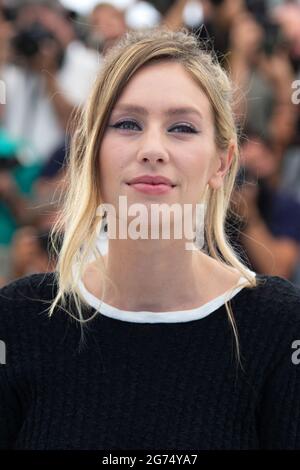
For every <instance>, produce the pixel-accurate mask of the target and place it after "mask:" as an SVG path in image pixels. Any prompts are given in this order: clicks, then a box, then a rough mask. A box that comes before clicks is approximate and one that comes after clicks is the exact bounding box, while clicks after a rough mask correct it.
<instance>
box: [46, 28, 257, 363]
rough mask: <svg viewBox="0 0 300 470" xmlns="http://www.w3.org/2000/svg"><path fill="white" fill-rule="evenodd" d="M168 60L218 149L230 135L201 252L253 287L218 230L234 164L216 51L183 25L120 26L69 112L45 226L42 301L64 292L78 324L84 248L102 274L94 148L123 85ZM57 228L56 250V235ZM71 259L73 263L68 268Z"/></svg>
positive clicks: (225, 84)
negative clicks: (50, 267) (60, 177)
mask: <svg viewBox="0 0 300 470" xmlns="http://www.w3.org/2000/svg"><path fill="white" fill-rule="evenodd" d="M166 60H168V61H170V60H171V61H175V62H178V63H180V64H182V66H183V67H184V68H185V70H186V71H187V72H188V73H189V74H190V76H191V78H192V79H193V80H194V81H195V82H196V83H197V84H198V85H199V88H201V90H202V91H204V92H205V94H206V96H207V98H208V99H209V101H210V104H211V106H212V109H213V114H214V120H215V140H216V145H217V147H218V148H219V149H222V150H226V149H228V146H229V143H230V142H234V144H235V153H234V158H233V160H232V164H231V166H230V169H229V170H228V172H227V174H226V176H225V177H224V182H223V186H222V187H221V188H219V189H217V190H214V189H212V188H209V189H208V191H207V193H206V197H205V203H206V206H207V210H206V215H205V238H206V243H207V252H208V254H209V255H210V256H211V257H213V258H215V259H216V260H218V261H219V262H221V263H223V264H226V266H230V267H233V268H236V269H237V270H238V271H239V272H240V274H241V276H243V277H244V278H245V287H248V288H253V287H255V286H256V285H257V282H258V280H257V279H256V278H255V277H253V276H252V275H251V273H250V272H249V270H248V268H247V266H246V265H245V264H244V262H243V261H242V260H241V258H240V256H239V254H238V253H236V252H235V250H234V249H233V247H232V246H231V245H230V243H229V241H228V240H227V237H226V234H225V229H224V225H225V219H226V215H227V212H228V209H229V203H230V196H231V193H232V190H233V187H234V182H235V179H236V175H237V172H238V168H239V153H238V136H237V130H236V125H235V120H234V115H233V111H232V85H231V82H230V80H229V78H228V76H227V74H226V72H225V70H224V69H223V68H222V67H221V66H220V65H219V63H218V61H217V59H216V57H215V56H214V54H213V53H212V52H209V51H207V50H206V49H205V46H204V47H199V42H198V41H197V39H196V38H195V37H194V36H193V35H192V33H189V32H188V31H187V30H186V29H185V28H182V29H181V30H180V31H176V32H174V31H170V30H168V29H167V28H166V27H159V28H152V29H148V30H144V31H131V32H128V33H127V34H126V35H125V36H124V37H123V38H122V39H121V40H120V42H119V43H118V44H117V45H116V46H114V47H113V48H112V49H111V50H110V51H109V52H108V54H107V55H106V56H105V58H104V61H103V64H102V68H101V70H100V73H99V76H98V77H97V80H96V82H95V84H94V87H93V90H92V92H91V94H90V97H89V99H88V102H87V104H86V106H85V108H84V109H83V110H82V111H81V112H80V113H79V114H78V115H77V122H76V131H75V133H74V136H73V140H72V143H71V148H70V152H69V156H68V165H67V172H66V176H65V178H66V187H65V193H64V195H62V196H61V198H62V201H61V207H62V210H61V215H60V217H59V219H58V221H57V223H56V224H55V225H54V227H53V229H52V233H51V240H52V245H53V249H54V251H55V252H56V254H57V260H58V261H57V266H56V270H55V277H56V281H57V286H58V290H57V294H56V296H55V298H54V300H53V302H52V304H51V307H50V309H49V315H50V316H51V315H52V314H53V312H54V309H55V307H56V306H57V305H58V303H59V302H60V305H62V306H66V305H67V298H69V299H72V300H73V301H74V302H75V305H76V309H77V312H78V316H74V315H72V314H71V313H70V312H68V313H69V314H70V315H71V316H72V317H73V318H75V319H76V320H78V321H79V322H80V323H81V325H82V324H83V323H85V322H87V321H89V320H91V319H92V318H94V316H95V315H96V314H97V313H98V312H97V311H96V312H95V313H94V315H93V316H91V317H89V318H84V315H83V310H82V307H84V306H85V305H86V301H85V299H84V298H83V296H82V294H81V292H80V289H79V286H78V281H79V280H80V279H81V276H82V274H83V272H84V269H85V267H86V266H87V263H88V260H89V256H90V254H91V253H92V255H93V256H94V257H95V259H96V260H97V263H98V265H99V268H100V271H101V272H102V274H103V277H104V278H106V279H107V280H108V281H110V280H109V279H108V278H107V276H106V274H105V266H104V261H103V258H102V255H101V253H100V252H99V251H98V249H97V247H96V243H95V242H96V238H97V227H98V224H99V222H101V216H98V217H96V211H97V207H98V206H99V204H100V203H101V195H100V188H99V181H98V175H99V168H98V158H97V157H98V154H99V150H100V146H101V141H102V137H103V134H104V132H105V128H106V125H107V121H108V119H109V116H110V114H111V112H112V109H113V108H114V105H115V103H116V102H117V100H118V97H119V96H120V94H121V92H122V90H123V89H124V87H125V85H126V84H127V83H128V81H129V80H130V79H131V77H132V76H133V75H134V74H135V72H136V71H137V70H139V69H140V68H141V67H142V66H144V65H145V64H148V63H150V62H153V61H166ZM62 234H63V241H62V245H61V248H60V250H59V252H58V250H57V248H56V243H57V237H61V235H62ZM74 266H77V268H78V269H77V270H74V269H73V268H74ZM225 305H226V310H227V313H228V318H229V321H230V323H231V325H232V328H233V332H234V337H235V342H236V346H237V352H238V356H239V342H238V332H237V328H236V325H235V321H234V317H233V313H232V310H231V306H230V304H229V302H226V304H225Z"/></svg>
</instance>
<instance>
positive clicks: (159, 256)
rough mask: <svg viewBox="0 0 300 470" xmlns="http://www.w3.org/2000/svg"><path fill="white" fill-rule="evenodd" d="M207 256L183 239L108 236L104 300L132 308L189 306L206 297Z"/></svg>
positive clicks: (183, 307)
mask: <svg viewBox="0 0 300 470" xmlns="http://www.w3.org/2000/svg"><path fill="white" fill-rule="evenodd" d="M206 258H207V256H206V255H204V254H203V253H201V252H200V251H198V250H197V251H190V250H186V249H185V245H184V243H183V242H182V240H172V241H170V240H159V241H158V240H155V241H153V240H109V249H108V255H107V257H106V260H105V264H106V272H107V275H108V276H109V278H110V279H111V280H112V281H113V282H114V284H115V285H116V286H117V287H118V291H117V293H116V292H115V291H113V290H112V289H111V287H110V285H109V284H107V286H106V294H105V296H104V299H103V300H104V301H105V302H107V303H109V304H112V305H115V306H117V307H118V306H120V307H119V308H122V309H124V310H132V311H141V310H149V311H163V310H180V309H189V308H193V307H196V306H198V305H199V304H201V303H202V302H203V300H204V291H205V288H206V286H205V285H203V283H202V282H201V279H202V278H203V275H204V273H205V272H207V261H206Z"/></svg>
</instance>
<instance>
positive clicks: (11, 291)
mask: <svg viewBox="0 0 300 470" xmlns="http://www.w3.org/2000/svg"><path fill="white" fill-rule="evenodd" d="M55 286H56V279H55V273H54V272H50V273H37V274H29V275H27V276H23V277H20V278H18V279H15V280H13V281H11V282H9V283H8V284H6V285H5V286H3V287H2V288H1V289H0V302H1V303H2V302H3V301H4V302H5V301H9V300H14V301H16V302H18V301H24V300H25V299H26V296H27V295H29V296H30V295H31V294H33V295H34V297H33V298H30V297H29V296H28V300H35V299H37V298H39V297H40V296H41V295H49V293H50V292H51V288H53V287H55Z"/></svg>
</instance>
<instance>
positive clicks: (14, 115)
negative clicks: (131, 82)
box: [2, 2, 99, 161]
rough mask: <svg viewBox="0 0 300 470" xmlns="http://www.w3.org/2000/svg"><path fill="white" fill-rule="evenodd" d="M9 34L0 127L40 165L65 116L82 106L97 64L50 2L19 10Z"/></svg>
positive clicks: (64, 127)
mask: <svg viewBox="0 0 300 470" xmlns="http://www.w3.org/2000/svg"><path fill="white" fill-rule="evenodd" d="M52 3H53V2H52ZM15 29H16V34H15V35H14V38H13V40H12V45H11V50H12V52H13V54H14V57H13V59H14V63H11V64H7V65H6V66H5V67H4V69H3V73H2V79H3V80H4V81H5V83H6V86H7V100H6V102H7V104H6V106H5V112H4V116H3V124H4V127H5V129H6V130H7V132H8V133H9V134H10V135H11V136H12V137H13V138H17V139H24V140H26V141H27V142H28V143H30V144H31V145H32V147H33V150H34V151H35V154H36V156H37V159H38V160H39V161H46V160H47V159H48V158H49V157H50V155H51V154H52V153H53V152H54V151H55V150H56V149H57V148H58V147H59V146H61V145H62V143H63V141H64V137H65V133H66V132H67V131H68V127H69V124H70V117H71V113H72V111H73V109H74V107H76V106H79V105H81V104H82V102H83V101H84V99H85V97H86V95H87V93H88V91H89V89H90V86H91V84H92V82H93V79H94V77H95V75H96V72H97V71H98V68H99V61H98V58H97V56H96V55H95V54H94V53H93V54H92V53H90V51H88V50H87V48H85V46H84V45H83V44H81V42H80V41H78V40H76V35H75V31H74V28H73V25H72V23H71V21H70V18H68V16H67V14H66V12H65V10H63V9H62V7H57V6H55V3H54V5H48V4H44V3H43V4H42V5H39V4H37V3H36V2H31V3H30V4H26V5H24V6H23V7H20V9H19V10H18V14H17V18H16V20H15Z"/></svg>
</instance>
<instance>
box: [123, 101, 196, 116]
mask: <svg viewBox="0 0 300 470" xmlns="http://www.w3.org/2000/svg"><path fill="white" fill-rule="evenodd" d="M114 111H126V112H130V113H137V114H141V115H145V116H148V115H149V111H148V110H147V109H146V108H143V106H139V105H133V104H119V105H117V106H116V107H115V109H114ZM165 114H166V115H167V116H177V115H181V114H196V115H197V116H198V117H200V118H201V119H202V118H203V116H202V114H201V113H200V111H198V110H197V108H194V107H192V106H185V107H175V108H168V109H167V110H166V111H165Z"/></svg>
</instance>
